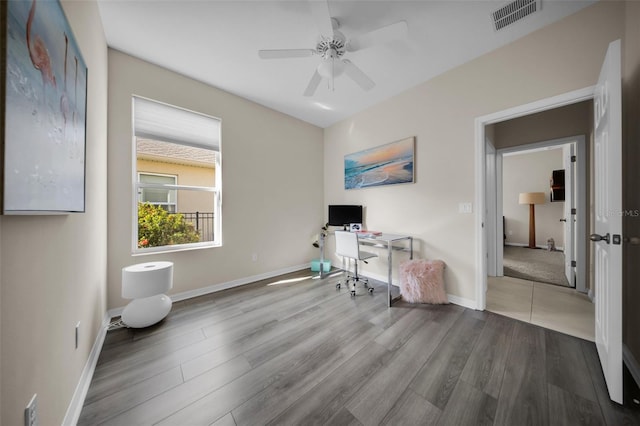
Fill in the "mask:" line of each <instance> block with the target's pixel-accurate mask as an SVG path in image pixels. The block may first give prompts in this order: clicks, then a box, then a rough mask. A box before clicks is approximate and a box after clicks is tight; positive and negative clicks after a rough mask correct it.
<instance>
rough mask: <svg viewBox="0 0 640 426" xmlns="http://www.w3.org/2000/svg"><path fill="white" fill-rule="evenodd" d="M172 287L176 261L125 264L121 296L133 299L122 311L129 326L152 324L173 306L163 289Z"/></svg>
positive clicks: (166, 313)
mask: <svg viewBox="0 0 640 426" xmlns="http://www.w3.org/2000/svg"><path fill="white" fill-rule="evenodd" d="M172 287H173V262H166V261H161V262H147V263H138V264H136V265H131V266H126V267H124V268H122V297H123V298H125V299H133V300H132V301H131V302H129V304H128V305H127V306H126V307H125V308H124V310H123V311H122V316H121V318H122V322H123V323H125V324H126V325H127V326H128V327H132V328H142V327H149V326H150V325H153V324H155V323H157V322H159V321H161V320H162V319H164V318H165V317H166V316H167V315H168V314H169V311H170V310H171V298H169V296H167V295H165V294H164V293H165V292H167V291H169V290H170V289H171V288H172Z"/></svg>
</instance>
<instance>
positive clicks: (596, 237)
mask: <svg viewBox="0 0 640 426" xmlns="http://www.w3.org/2000/svg"><path fill="white" fill-rule="evenodd" d="M589 239H590V240H591V241H596V242H597V241H606V242H607V244H609V242H610V241H609V240H610V235H609V233H608V232H607V235H604V236H602V235H598V234H591V235H589Z"/></svg>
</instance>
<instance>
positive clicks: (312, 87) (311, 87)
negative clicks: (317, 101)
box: [304, 70, 322, 96]
mask: <svg viewBox="0 0 640 426" xmlns="http://www.w3.org/2000/svg"><path fill="white" fill-rule="evenodd" d="M321 81H322V76H321V75H320V74H318V70H315V71H314V73H313V76H311V80H309V84H308V85H307V88H306V89H305V91H304V95H305V96H313V94H314V93H316V89H317V88H318V86H319V85H320V82H321Z"/></svg>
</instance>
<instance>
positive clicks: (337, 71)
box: [318, 58, 344, 79]
mask: <svg viewBox="0 0 640 426" xmlns="http://www.w3.org/2000/svg"><path fill="white" fill-rule="evenodd" d="M342 73H344V63H343V62H342V61H341V60H340V59H336V58H330V59H325V60H323V61H322V62H321V63H320V65H318V74H320V75H321V76H322V77H324V78H327V79H332V78H335V77H339V76H340V75H342Z"/></svg>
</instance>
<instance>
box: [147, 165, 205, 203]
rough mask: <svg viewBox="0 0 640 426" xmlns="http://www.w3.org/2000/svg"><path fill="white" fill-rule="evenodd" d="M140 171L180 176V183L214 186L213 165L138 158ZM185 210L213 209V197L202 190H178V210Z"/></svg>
mask: <svg viewBox="0 0 640 426" xmlns="http://www.w3.org/2000/svg"><path fill="white" fill-rule="evenodd" d="M137 170H138V172H139V173H158V174H167V175H174V176H177V177H178V185H188V186H213V185H214V182H215V169H214V168H213V167H198V166H187V165H184V164H173V163H166V162H162V161H150V160H141V159H138V160H137ZM177 211H178V212H179V213H184V212H211V211H213V197H203V196H202V192H200V193H198V192H195V191H178V210H177Z"/></svg>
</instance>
